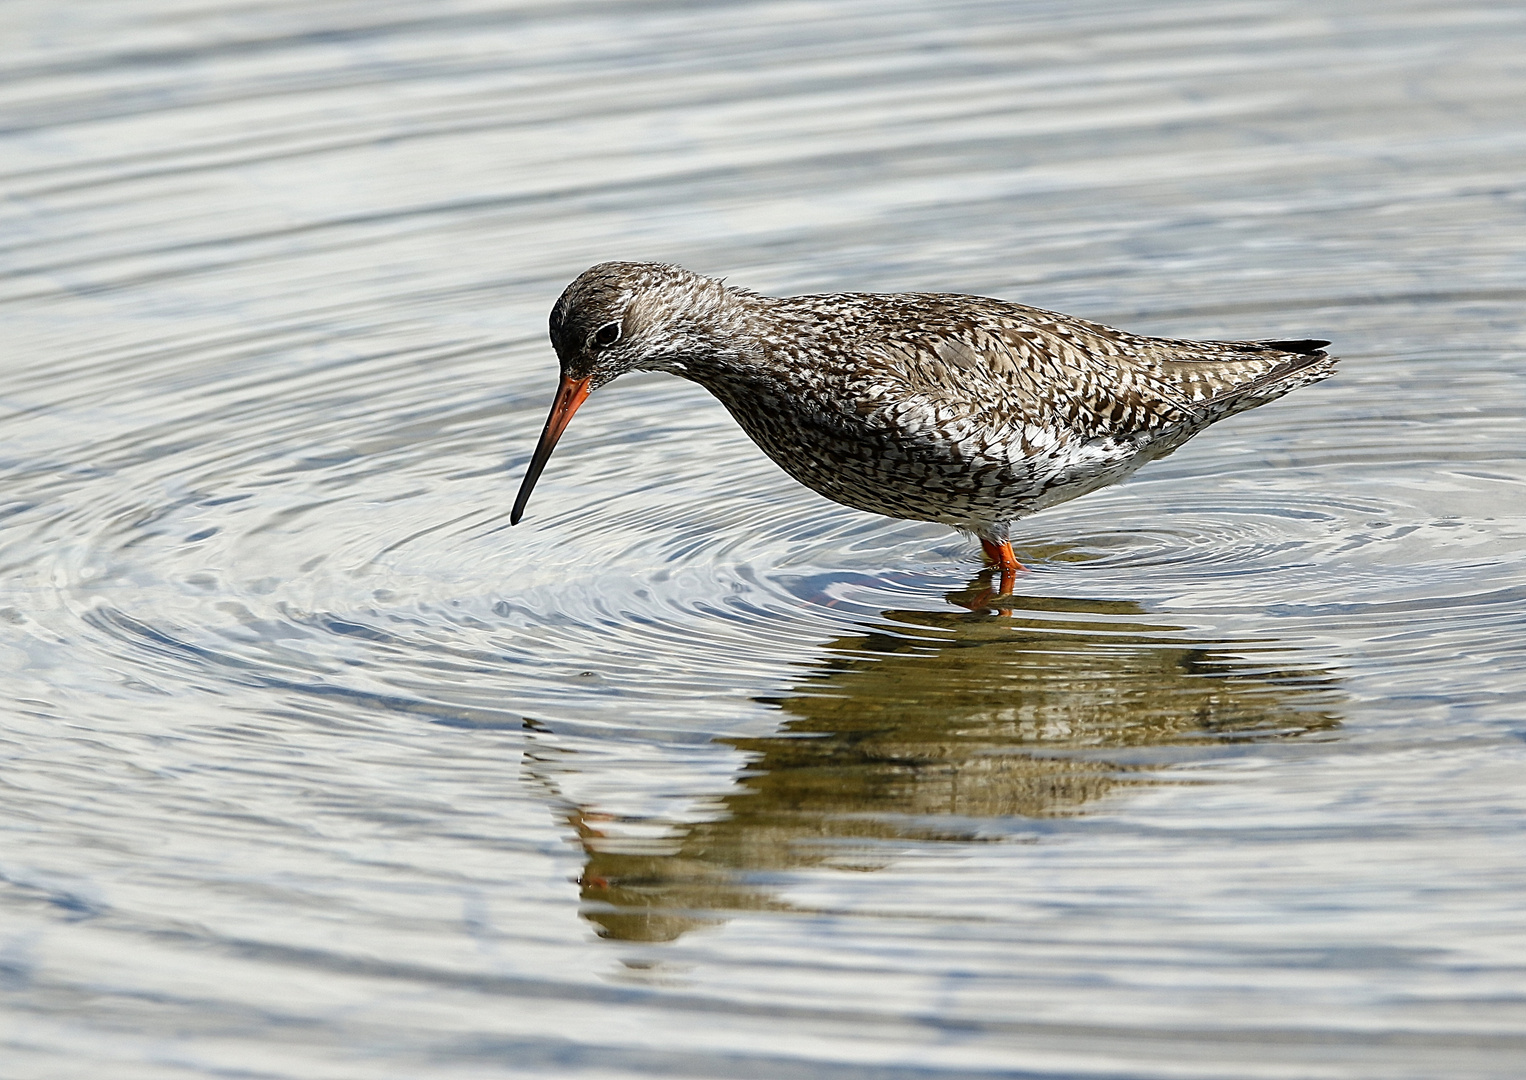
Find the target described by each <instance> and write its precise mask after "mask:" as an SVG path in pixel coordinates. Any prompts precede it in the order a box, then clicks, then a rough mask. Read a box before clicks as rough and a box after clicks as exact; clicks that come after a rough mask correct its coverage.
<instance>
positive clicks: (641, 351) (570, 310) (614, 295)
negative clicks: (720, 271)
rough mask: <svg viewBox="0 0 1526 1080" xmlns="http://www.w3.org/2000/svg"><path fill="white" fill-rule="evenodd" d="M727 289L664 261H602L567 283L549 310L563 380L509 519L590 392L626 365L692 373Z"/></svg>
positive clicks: (708, 344)
mask: <svg viewBox="0 0 1526 1080" xmlns="http://www.w3.org/2000/svg"><path fill="white" fill-rule="evenodd" d="M727 291H728V290H727V289H726V287H725V286H724V285H722V284H721V283H720V282H719V281H716V280H715V279H713V278H707V277H702V276H700V275H699V274H695V273H691V272H690V271H688V270H685V269H684V268H683V267H681V266H672V265H669V264H667V263H632V262H607V263H600V264H599V265H597V266H593V267H590V268H589V269H587V270H585V271H583V273H581V274H579V275H578V277H577V279H576V280H575V281H573V283H572V284H571V285H568V286H567V288H566V290H565V291H563V293H562V295H561V297H560V299H558V300H557V302H556V305H555V306H554V307H553V308H552V309H551V346H552V348H554V349H555V350H556V356H557V359H558V360H559V361H561V366H562V381H561V384H560V386H558V387H557V391H556V400H555V401H554V402H552V405H551V415H550V416H548V417H547V418H546V427H545V429H544V430H543V431H542V432H541V436H540V442H539V443H537V444H536V446H535V453H534V454H533V455H532V456H531V458H530V467H529V469H528V470H527V471H526V472H525V479H524V483H522V484H521V485H520V487H519V497H518V498H516V499H515V500H514V509H513V511H512V512H511V513H510V514H509V524H511V525H517V524H519V519H520V517H521V516H523V514H524V510H525V504H527V503H528V502H529V501H530V492H531V491H532V490H533V489H534V488H535V482H536V480H538V479H540V474H541V470H543V469H544V468H545V467H546V462H547V460H548V459H549V458H550V457H551V451H552V450H553V449H555V448H556V442H557V440H558V439H560V438H561V437H562V432H563V431H565V430H567V424H568V423H569V422H570V421H571V420H572V414H573V413H575V412H577V410H578V406H579V405H581V404H583V402H584V400H585V399H587V397H588V395H589V394H591V393H593V392H594V391H595V390H597V389H598V388H599V387H601V386H604V385H605V384H606V383H609V382H611V381H613V380H614V379H616V378H618V377H619V376H621V375H624V374H625V373H626V372H627V371H638V370H640V371H669V372H672V373H673V374H675V375H686V374H688V371H689V365H690V364H691V363H693V362H695V361H696V360H698V359H701V358H702V357H703V356H705V355H706V354H707V353H708V352H709V351H710V350H712V349H713V348H714V345H713V342H714V340H715V333H714V329H715V328H714V324H713V319H712V316H713V315H714V314H715V313H716V312H717V311H718V310H719V309H720V308H721V307H722V305H723V304H724V301H725V297H726V293H727Z"/></svg>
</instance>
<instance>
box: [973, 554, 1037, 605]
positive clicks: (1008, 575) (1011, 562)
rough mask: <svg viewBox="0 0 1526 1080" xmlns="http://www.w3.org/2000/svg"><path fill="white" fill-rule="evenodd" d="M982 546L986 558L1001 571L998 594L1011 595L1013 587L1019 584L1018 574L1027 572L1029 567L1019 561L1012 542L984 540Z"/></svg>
mask: <svg viewBox="0 0 1526 1080" xmlns="http://www.w3.org/2000/svg"><path fill="white" fill-rule="evenodd" d="M980 546H981V548H982V549H984V551H985V553H986V558H988V559H990V560H991V562H992V563H993V564H994V565H995V566H996V568H997V569H998V570H1000V571H1001V588H1000V589H999V590H998V591H997V594H996V595H997V596H1011V595H1012V587H1013V586H1014V585H1016V584H1017V575H1018V574H1019V573H1023V574H1026V573H1027V572H1028V568H1027V567H1026V566H1024V565H1023V564H1022V563H1020V562H1018V561H1017V556H1016V555H1014V554H1012V542H1011V541H1010V540H1003V541H1001V542H1000V543H995V542H993V541H991V540H982V541H981V542H980Z"/></svg>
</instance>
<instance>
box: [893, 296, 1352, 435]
mask: <svg viewBox="0 0 1526 1080" xmlns="http://www.w3.org/2000/svg"><path fill="white" fill-rule="evenodd" d="M1324 344H1328V343H1327V342H1315V341H1272V342H1254V341H1230V342H1221V341H1174V340H1168V339H1162V338H1149V337H1141V336H1138V335H1133V334H1128V333H1125V332H1123V331H1120V330H1114V329H1113V328H1111V327H1107V326H1103V325H1101V324H1098V323H1091V322H1086V321H1085V320H1082V319H1075V318H1071V317H1070V316H1066V315H1060V314H1057V313H1054V312H1048V311H1042V310H1040V309H1037V308H1027V307H1023V306H1021V305H1017V304H1007V303H1004V302H1001V301H994V300H993V301H985V302H984V303H983V304H979V305H971V304H969V303H968V302H966V303H965V304H964V305H962V311H961V317H960V318H957V319H954V320H952V321H945V322H940V324H939V325H937V326H936V327H931V326H927V325H925V324H922V325H906V324H905V323H904V322H901V323H900V324H899V325H890V326H885V327H884V328H883V334H882V336H881V337H880V341H879V349H880V351H881V352H882V355H883V356H884V358H885V359H884V366H885V369H886V370H887V372H890V373H893V375H894V378H895V379H896V381H897V382H899V383H901V386H902V392H903V393H909V394H911V395H914V396H915V397H916V398H919V399H921V400H922V401H925V402H927V403H928V404H929V405H931V406H933V407H935V408H936V407H937V406H939V405H944V406H948V407H961V408H962V409H963V410H965V411H970V410H973V411H976V412H978V413H979V414H980V415H981V416H982V417H983V418H985V419H986V420H987V421H988V422H995V423H1013V422H1021V423H1024V424H1038V425H1042V426H1044V427H1047V428H1049V429H1051V430H1054V431H1057V432H1058V431H1064V432H1068V433H1071V434H1072V435H1074V436H1076V437H1079V438H1081V439H1084V440H1089V439H1094V438H1100V437H1109V438H1115V439H1119V438H1124V439H1126V438H1129V437H1131V436H1134V435H1148V434H1150V433H1153V432H1163V431H1166V430H1171V429H1176V428H1180V427H1182V426H1184V425H1186V426H1192V427H1196V426H1198V425H1200V424H1202V423H1206V422H1208V421H1210V420H1214V419H1219V418H1221V417H1222V416H1225V415H1228V414H1229V413H1231V412H1236V411H1238V410H1239V409H1240V408H1248V407H1250V406H1251V405H1253V404H1259V403H1261V402H1262V401H1265V400H1269V399H1270V398H1272V397H1277V396H1280V395H1281V394H1282V393H1284V392H1286V390H1289V389H1292V388H1293V386H1296V385H1302V384H1303V382H1305V381H1312V380H1313V378H1315V377H1322V375H1315V376H1312V377H1310V378H1308V379H1301V380H1300V379H1294V378H1292V376H1294V375H1296V374H1297V373H1299V372H1301V371H1303V370H1304V369H1307V368H1311V367H1314V366H1316V365H1318V364H1320V362H1322V361H1324V360H1326V359H1327V357H1326V355H1325V354H1324V353H1323V352H1321V351H1319V346H1321V345H1324ZM1284 384H1286V385H1284Z"/></svg>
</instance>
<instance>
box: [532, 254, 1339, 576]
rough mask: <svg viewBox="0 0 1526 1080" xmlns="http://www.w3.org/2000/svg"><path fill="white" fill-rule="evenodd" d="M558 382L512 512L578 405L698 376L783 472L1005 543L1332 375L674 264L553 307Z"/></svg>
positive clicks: (1246, 348)
mask: <svg viewBox="0 0 1526 1080" xmlns="http://www.w3.org/2000/svg"><path fill="white" fill-rule="evenodd" d="M551 341H552V344H553V346H554V347H555V349H556V353H557V356H558V357H559V358H560V360H561V366H562V390H561V392H560V393H559V394H558V397H557V404H556V406H554V407H553V409H552V415H551V417H550V419H549V420H548V421H547V425H546V431H545V433H544V434H543V435H542V438H541V443H540V445H539V446H538V447H537V450H536V454H535V457H534V458H533V459H532V461H531V467H530V470H529V472H528V474H527V475H526V477H525V482H524V485H523V487H522V488H521V490H520V495H519V499H518V500H517V501H516V504H515V508H514V512H513V515H512V519H513V520H514V521H518V519H519V517H520V515H521V514H522V513H523V510H524V505H525V503H526V501H527V500H528V498H529V493H530V490H531V488H532V487H533V485H534V483H535V479H536V477H538V476H539V473H540V470H541V468H542V467H544V465H545V461H546V459H547V458H548V457H549V455H550V452H551V447H552V446H554V445H555V442H556V439H557V437H559V436H560V434H561V431H562V430H563V429H564V428H565V427H566V423H567V421H568V420H569V419H570V418H571V416H572V412H573V411H575V410H576V408H577V406H578V404H580V403H581V401H582V400H583V398H584V397H586V395H587V394H588V393H590V392H592V391H593V390H596V389H598V388H599V387H600V386H603V385H604V384H606V383H608V382H609V381H610V380H612V379H614V378H615V377H617V376H619V375H621V374H623V373H624V372H627V371H634V370H642V371H666V372H670V373H672V374H674V375H679V376H681V377H683V378H686V379H692V380H693V381H694V382H697V383H699V384H700V385H701V386H703V387H705V389H707V390H709V391H710V392H711V393H712V394H714V395H715V396H716V397H717V398H718V399H720V401H721V403H722V404H724V405H725V406H726V408H727V409H728V410H730V412H731V414H732V416H734V417H735V418H736V420H737V422H738V423H739V424H741V426H742V429H743V430H744V431H746V432H747V434H748V435H749V436H751V437H752V439H753V441H754V442H756V443H757V444H758V445H759V446H760V447H761V448H762V449H763V451H764V453H766V454H767V455H768V456H769V457H771V458H772V459H773V460H774V461H775V462H777V463H778V464H779V465H780V466H781V467H782V468H783V469H784V470H785V471H786V472H787V473H789V474H790V475H791V476H793V477H794V478H795V479H797V480H799V481H800V482H801V483H803V484H805V485H806V486H807V487H810V488H812V489H814V490H816V491H818V492H820V493H821V494H823V495H825V496H827V497H828V498H830V499H834V500H836V501H837V502H840V503H845V504H846V505H848V506H852V507H856V508H858V509H860V510H869V511H872V512H874V513H878V514H885V515H887V516H890V517H897V518H910V519H914V520H920V521H937V522H942V523H944V524H946V525H952V526H954V527H955V528H958V529H963V530H965V531H967V532H970V533H973V534H974V535H976V536H978V537H980V538H981V540H982V541H983V542H985V543H986V545H987V551H992V550H993V546H1001V547H1005V545H1006V542H1007V536H1008V529H1009V527H1010V525H1011V523H1012V522H1013V521H1015V520H1017V519H1018V518H1021V517H1024V516H1025V515H1027V514H1031V513H1033V512H1034V511H1036V510H1041V509H1043V508H1044V507H1046V506H1052V505H1054V504H1055V503H1058V502H1063V501H1065V500H1066V499H1072V498H1075V497H1076V496H1078V495H1083V494H1085V493H1086V492H1088V491H1093V490H1095V489H1097V488H1099V487H1103V486H1105V485H1107V484H1111V483H1115V482H1116V481H1118V480H1121V479H1123V478H1124V477H1126V476H1128V475H1129V474H1130V473H1132V472H1133V471H1134V470H1135V469H1137V468H1139V467H1140V466H1141V465H1143V464H1144V463H1145V462H1147V461H1151V460H1153V459H1155V458H1158V457H1161V456H1163V455H1165V454H1168V453H1170V452H1171V451H1172V450H1175V449H1176V448H1177V447H1178V446H1180V445H1181V444H1182V443H1184V442H1186V441H1187V440H1188V439H1190V438H1191V437H1192V436H1193V435H1195V434H1196V433H1197V432H1199V431H1201V430H1202V429H1203V428H1205V427H1207V426H1208V425H1209V424H1212V423H1214V422H1216V421H1218V420H1222V419H1223V418H1224V417H1226V416H1230V415H1233V414H1234V413H1237V412H1240V411H1242V410H1245V409H1249V408H1253V407H1255V406H1257V405H1261V404H1263V403H1265V402H1268V401H1271V400H1273V399H1274V398H1278V397H1281V396H1282V395H1283V394H1285V393H1287V392H1288V391H1290V390H1293V389H1296V388H1297V387H1300V386H1304V385H1307V384H1308V383H1312V382H1317V381H1318V380H1320V379H1324V378H1327V377H1329V376H1330V375H1331V374H1333V373H1334V368H1335V361H1334V359H1332V358H1331V357H1329V356H1327V355H1326V354H1325V353H1324V352H1321V351H1320V347H1321V346H1323V345H1326V344H1328V342H1324V341H1261V342H1257V341H1176V340H1170V339H1165V338H1152V337H1142V336H1139V335H1135V334H1128V333H1124V332H1123V331H1120V330H1114V329H1112V328H1111V327H1107V326H1102V325H1099V324H1097V323H1092V322H1087V321H1085V320H1083V319H1076V318H1072V317H1071V316H1068V315H1060V314H1057V313H1055V312H1051V311H1042V310H1040V309H1038V308H1031V307H1025V306H1023V305H1021V304H1014V303H1009V302H1007V301H1004V300H993V299H988V298H986V297H980V296H961V295H949V294H941V293H895V294H871V293H830V294H822V295H813V296H790V297H768V296H759V295H758V294H756V293H752V292H748V291H746V290H744V289H738V288H733V287H731V286H727V285H725V284H723V283H722V282H720V281H717V280H714V279H711V278H706V277H702V276H700V275H698V274H693V273H690V272H689V271H687V270H684V269H682V268H681V267H677V266H669V265H663V264H655V263H602V264H600V265H598V266H595V267H593V268H591V269H590V270H588V271H586V272H585V273H583V274H582V275H581V276H580V277H578V279H577V280H576V281H574V282H573V283H572V284H571V285H569V286H568V287H567V290H566V291H565V292H564V293H563V294H562V296H561V299H559V300H558V301H557V302H556V306H555V308H554V309H553V310H552V313H551Z"/></svg>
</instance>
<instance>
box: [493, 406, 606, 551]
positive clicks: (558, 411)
mask: <svg viewBox="0 0 1526 1080" xmlns="http://www.w3.org/2000/svg"><path fill="white" fill-rule="evenodd" d="M591 382H593V380H592V379H591V378H589V379H573V378H569V377H568V376H566V375H563V376H562V383H561V385H560V386H558V387H557V388H556V400H555V401H553V402H552V403H551V415H550V416H548V417H546V427H545V430H543V431H542V432H541V433H540V442H538V443H536V444H535V453H534V454H533V455H532V456H531V458H530V468H529V470H528V471H526V472H525V481H524V483H522V484H520V485H519V497H518V498H517V499H515V500H514V509H513V511H512V512H511V513H510V514H509V524H510V525H518V524H519V519H520V518H521V517H523V516H524V513H525V504H526V503H528V502H529V501H530V492H531V491H533V490H535V481H537V480H539V479H540V474H541V470H542V469H544V468H545V467H546V462H547V461H548V460H549V459H550V457H551V451H553V450H555V449H556V440H558V439H560V438H561V437H562V432H564V431H566V430H567V424H568V422H569V421H571V420H572V414H573V413H575V412H577V411H578V406H579V405H581V404H583V400H584V399H585V398H586V397H588V391H589V384H590V383H591Z"/></svg>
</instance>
